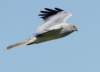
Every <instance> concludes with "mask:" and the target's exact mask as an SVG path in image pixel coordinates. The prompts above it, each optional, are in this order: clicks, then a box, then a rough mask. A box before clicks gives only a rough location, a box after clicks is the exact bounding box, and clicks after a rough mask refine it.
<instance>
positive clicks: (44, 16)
mask: <svg viewBox="0 0 100 72" xmlns="http://www.w3.org/2000/svg"><path fill="white" fill-rule="evenodd" d="M61 11H64V10H62V9H60V8H57V7H56V8H54V9H50V8H44V10H43V11H40V14H39V16H40V17H41V18H42V19H44V20H46V19H47V18H49V17H50V16H52V15H55V14H57V13H59V12H61Z"/></svg>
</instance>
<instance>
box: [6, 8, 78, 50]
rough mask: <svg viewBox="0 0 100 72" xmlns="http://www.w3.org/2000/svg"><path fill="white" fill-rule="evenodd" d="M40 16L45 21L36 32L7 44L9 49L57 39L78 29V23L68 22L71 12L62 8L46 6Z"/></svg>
mask: <svg viewBox="0 0 100 72" xmlns="http://www.w3.org/2000/svg"><path fill="white" fill-rule="evenodd" d="M38 16H40V18H42V19H43V21H44V23H43V24H42V25H40V26H39V27H38V28H37V30H36V34H35V35H33V36H32V37H30V38H28V39H25V40H23V41H20V42H17V43H15V44H11V45H9V46H7V50H9V49H12V48H16V47H19V46H27V45H32V44H39V43H42V42H47V41H51V40H56V39H59V38H63V37H65V36H68V35H70V34H71V33H73V32H75V31H78V28H77V26H76V25H74V24H71V23H68V22H67V20H68V19H69V18H70V17H71V16H72V13H71V12H66V11H64V10H63V9H60V8H53V9H50V8H44V10H41V11H40V14H39V15H38Z"/></svg>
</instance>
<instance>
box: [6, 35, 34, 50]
mask: <svg viewBox="0 0 100 72" xmlns="http://www.w3.org/2000/svg"><path fill="white" fill-rule="evenodd" d="M35 40H36V37H32V38H29V39H26V40H24V41H20V42H17V43H15V44H12V45H9V46H7V50H9V49H12V48H15V47H19V46H25V45H29V44H30V43H33V42H35Z"/></svg>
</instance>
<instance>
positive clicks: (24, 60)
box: [0, 0, 100, 72]
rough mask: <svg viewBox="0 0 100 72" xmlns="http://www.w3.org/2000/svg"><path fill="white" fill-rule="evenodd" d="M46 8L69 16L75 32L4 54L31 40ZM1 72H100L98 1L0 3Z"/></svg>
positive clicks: (15, 0) (3, 0)
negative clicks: (57, 9) (69, 14)
mask: <svg viewBox="0 0 100 72" xmlns="http://www.w3.org/2000/svg"><path fill="white" fill-rule="evenodd" d="M45 7H49V8H54V7H59V8H62V9H64V10H65V11H70V12H72V14H73V16H72V17H71V18H70V20H69V21H68V22H70V23H73V24H75V25H77V26H78V27H79V31H78V32H74V33H73V34H71V35H69V36H67V37H65V38H62V39H58V40H54V41H50V42H46V43H41V44H37V45H31V46H26V47H23V48H15V49H12V50H10V51H5V48H6V46H8V45H9V44H12V43H15V42H17V41H20V40H24V39H26V38H28V37H31V36H32V34H33V33H34V32H35V31H36V28H37V27H38V26H39V25H40V24H41V23H43V21H42V19H40V18H39V17H38V14H39V11H40V10H41V9H43V8H45ZM0 72H100V1H99V0H0Z"/></svg>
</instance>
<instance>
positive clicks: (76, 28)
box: [66, 24, 78, 32]
mask: <svg viewBox="0 0 100 72" xmlns="http://www.w3.org/2000/svg"><path fill="white" fill-rule="evenodd" d="M66 29H67V30H68V31H71V32H74V31H78V27H77V26H76V25H73V24H68V25H67V26H66Z"/></svg>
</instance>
